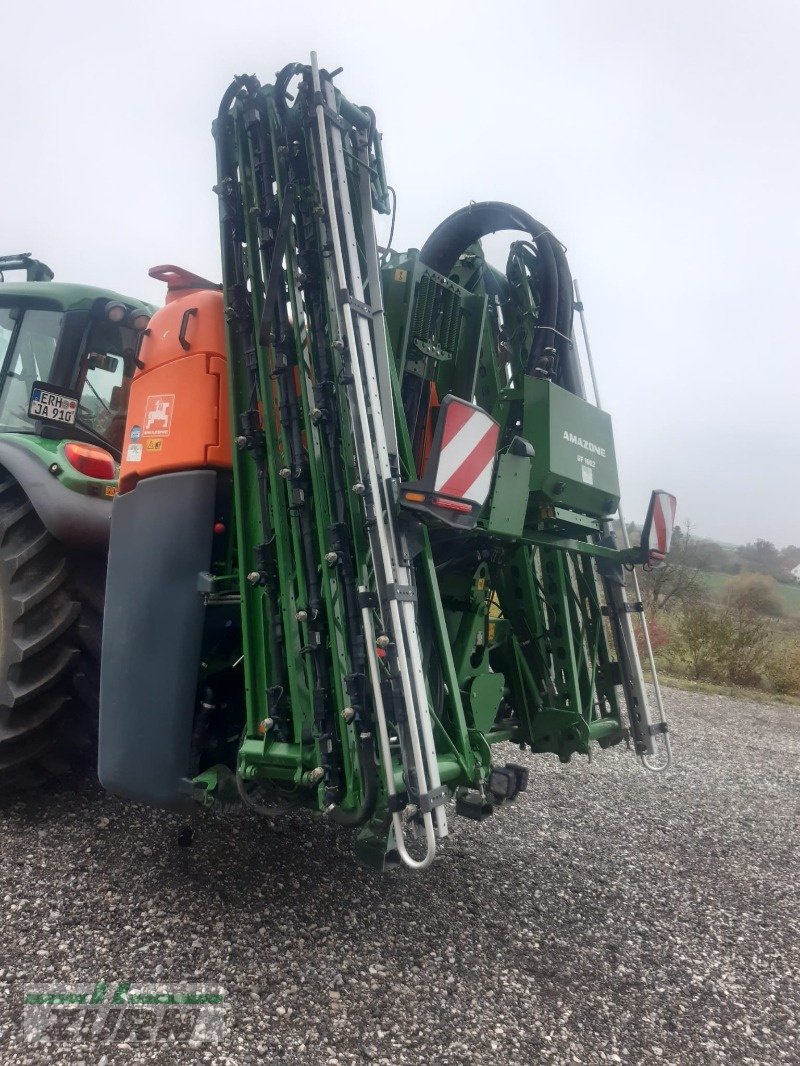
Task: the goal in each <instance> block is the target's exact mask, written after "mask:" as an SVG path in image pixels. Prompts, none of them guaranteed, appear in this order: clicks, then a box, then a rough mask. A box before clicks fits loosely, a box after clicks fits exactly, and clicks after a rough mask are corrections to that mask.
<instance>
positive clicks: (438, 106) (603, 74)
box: [0, 0, 800, 545]
mask: <svg viewBox="0 0 800 1066" xmlns="http://www.w3.org/2000/svg"><path fill="white" fill-rule="evenodd" d="M3 7H4V10H3V40H4V45H3V81H4V92H3V104H2V109H3V116H4V120H3V123H2V128H3V135H4V151H3V167H2V179H1V180H2V198H0V223H2V226H1V227H0V229H1V231H2V251H3V252H17V251H31V252H33V253H34V254H35V255H38V256H39V257H41V258H43V259H45V261H46V262H48V263H49V264H50V265H51V266H52V267H53V268H54V269H55V271H56V275H57V277H58V278H60V279H62V280H71V281H83V282H87V283H91V284H97V285H104V286H108V287H111V288H115V289H118V290H120V291H122V292H124V293H127V294H130V295H132V296H141V297H143V298H145V299H150V300H153V301H154V302H160V301H161V299H162V287H161V286H160V285H159V284H157V283H155V282H152V281H151V280H150V279H149V278H148V277H147V270H148V268H149V267H150V266H151V265H153V264H155V263H162V262H175V263H178V264H181V265H184V266H186V267H188V268H190V269H192V270H195V271H197V272H198V273H201V274H207V275H208V276H211V277H219V255H218V237H217V209H216V202H215V197H214V195H213V194H212V192H211V186H212V185H213V184H214V180H215V174H214V153H213V144H212V141H211V136H210V124H211V120H212V118H213V116H214V115H215V113H216V110H217V106H218V103H219V99H220V97H221V95H222V93H223V91H224V89H225V88H226V86H227V85H228V83H229V81H230V79H231V77H232V75H233V74H236V73H254V74H257V75H258V76H259V77H260V79H261V80H262V81H264V82H266V81H270V80H271V79H272V77H273V75H274V73H275V71H276V70H277V69H279V68H280V67H282V66H283V65H284V64H285V63H287V62H289V61H291V60H300V61H307V60H308V54H309V52H310V50H311V49H312V48H316V49H317V51H318V52H319V55H320V62H321V63H322V65H324V66H327V67H328V68H329V69H332V68H334V67H336V66H340V65H341V66H344V68H345V72H344V74H343V75H342V76H341V77H340V79H339V84H340V86H341V88H342V89H343V90H344V92H345V93H346V94H347V95H348V96H350V97H351V98H352V99H354V100H355V101H357V102H359V103H368V104H370V105H371V106H372V107H373V108H374V109H375V111H376V112H377V116H378V124H379V128H380V129H381V130H382V131H383V134H384V149H385V153H386V160H387V168H388V170H389V178H390V181H391V183H392V184H393V185H394V186H395V188H396V189H397V192H398V217H397V227H396V234H395V241H394V245H395V247H397V248H404V247H410V246H414V247H419V246H420V245H421V244H422V242H423V241H424V240H425V238H426V236H427V235H428V233H429V232H430V231H431V229H433V227H434V226H435V225H436V224H437V223H438V222H439V221H440V220H441V219H442V218H443V217H444V216H445V215H447V214H449V213H450V212H451V211H453V210H455V209H456V208H458V207H461V206H462V205H463V204H465V203H466V202H468V201H469V200H470V199H473V200H481V199H498V200H507V201H510V202H512V203H517V204H519V205H520V206H522V207H524V208H525V209H527V210H528V211H530V212H531V214H533V215H534V216H535V217H536V218H538V219H539V220H540V221H542V222H544V223H546V224H547V225H548V226H550V227H551V228H552V230H553V231H554V232H555V233H556V235H557V236H558V237H559V238H560V239H561V240H562V241H563V242H564V243H565V244H566V245H567V248H568V255H569V258H570V263H571V266H572V271H573V274H574V275H575V276H576V277H577V278H578V279H579V281H580V284H581V289H582V295H583V298H584V302H585V304H586V308H587V313H588V318H589V326H590V331H591V339H592V345H593V349H594V353H595V359H596V362H597V367H598V373H599V378H600V385H601V393H602V398H603V402H604V405H605V406H606V407H607V409H608V410H610V411H611V413H612V415H613V417H614V426H615V433H616V439H617V449H618V452H619V459H620V466H621V478H622V485H623V505H624V507H625V510H626V513H627V517H629V518H637V519H640V518H641V517H642V516H643V513H644V509H645V506H646V503H647V499H648V496H649V491H650V489H651V487H658V488H667V489H670V490H671V491H673V492H675V493H676V495H677V496H678V501H679V515H678V520H679V521H681V522H686V520H687V519H690V520H691V521H692V522H693V524H694V525H695V528H696V529H697V531H698V532H699V533H700V534H702V535H708V536H713V537H716V538H719V539H721V540H726V541H733V542H741V541H745V540H753V539H755V538H756V537H759V536H763V537H766V538H768V539H770V540H774V541H776V542H777V543H778V544H779V545H783V544H786V543H790V542H793V543H800V486H799V485H798V472H799V471H800V432H799V431H798V406H799V405H800V368H799V367H798V326H797V320H796V317H795V314H796V313H795V303H796V300H795V295H796V292H797V288H798V281H800V276H799V275H800V269H799V268H798V260H799V258H800V257H799V255H798V246H799V245H800V223H799V222H798V218H799V214H798V198H799V197H800V133H799V131H800V125H799V123H798V116H799V115H800V91H799V87H800V63H799V62H798V55H800V4H798V3H797V0H759V2H740V0H688V2H687V0H672V2H670V3H669V4H664V3H651V2H648V0H596V2H591V0H571V2H569V3H565V2H558V0H528V2H521V0H519V2H511V0H492V2H491V3H474V2H470V0H462V2H461V3H451V2H443V0H427V2H419V0H404V2H403V3H401V4H384V3H373V4H369V3H366V2H363V3H353V2H351V0H325V2H324V3H317V2H310V0H307V2H305V3H289V2H283V3H274V2H268V0H261V2H250V0H226V2H224V3H219V2H214V3H211V2H208V0H194V2H187V0H177V2H169V0H162V2H153V0H140V2H138V3H120V2H117V3H108V2H107V0H106V2H104V3H99V2H94V0H92V2H80V0H77V2H75V3H56V2H53V0H45V2H41V0H40V2H38V3H36V4H35V5H34V4H31V5H22V4H15V5H13V6H12V5H10V4H5V5H3ZM381 224H383V223H381ZM385 235H386V234H385V230H384V231H383V236H384V237H385ZM498 265H502V263H500V264H498Z"/></svg>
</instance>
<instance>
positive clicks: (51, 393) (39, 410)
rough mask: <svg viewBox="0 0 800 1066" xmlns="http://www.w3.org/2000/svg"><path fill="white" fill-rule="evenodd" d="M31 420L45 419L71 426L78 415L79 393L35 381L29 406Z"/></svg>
mask: <svg viewBox="0 0 800 1066" xmlns="http://www.w3.org/2000/svg"><path fill="white" fill-rule="evenodd" d="M28 414H29V415H30V417H31V418H43V419H45V420H46V421H47V422H59V423H60V424H61V425H62V426H71V425H72V424H73V423H74V421H75V418H76V416H77V414H78V393H77V392H71V391H70V390H69V389H60V388H53V386H52V385H48V384H47V382H45V381H35V382H34V383H33V388H32V389H31V400H30V404H29V405H28Z"/></svg>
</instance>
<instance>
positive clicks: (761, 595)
mask: <svg viewBox="0 0 800 1066" xmlns="http://www.w3.org/2000/svg"><path fill="white" fill-rule="evenodd" d="M725 598H726V601H727V603H728V605H729V606H730V607H731V608H733V610H735V611H745V612H749V613H751V614H762V615H767V616H768V617H770V618H780V617H781V615H782V614H783V600H782V599H781V595H780V592H779V591H778V585H777V582H776V581H775V579H774V578H772V577H769V576H768V575H767V574H737V575H736V577H732V578H731V580H730V581H729V582H728V584H727V585H726V588H725Z"/></svg>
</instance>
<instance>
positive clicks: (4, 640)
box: [0, 468, 105, 792]
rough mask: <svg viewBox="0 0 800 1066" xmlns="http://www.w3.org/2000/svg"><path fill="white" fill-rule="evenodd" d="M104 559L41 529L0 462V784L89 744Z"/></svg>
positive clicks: (35, 779)
mask: <svg viewBox="0 0 800 1066" xmlns="http://www.w3.org/2000/svg"><path fill="white" fill-rule="evenodd" d="M104 571H105V560H104V559H103V560H102V562H100V563H98V562H97V561H96V560H92V561H91V562H90V561H89V560H83V559H81V558H80V557H76V556H75V555H73V554H71V553H68V552H67V550H66V549H65V547H64V546H63V545H62V544H60V543H59V542H58V541H57V540H55V538H54V537H52V536H51V535H50V533H49V532H48V531H47V529H46V528H45V526H44V525H43V524H42V521H41V519H40V518H39V516H38V515H37V513H36V511H35V510H34V507H33V504H32V503H31V501H30V500H29V499H28V497H27V495H26V494H25V492H24V490H23V489H22V487H21V486H20V485H19V483H18V482H17V481H15V480H14V478H12V477H11V476H10V474H8V473H7V472H6V471H5V470H3V469H2V468H0V792H9V791H17V790H24V789H29V788H33V787H36V786H38V785H41V784H43V783H44V782H46V781H47V780H48V779H52V778H53V777H54V776H55V775H58V774H61V773H64V772H66V771H67V770H69V769H72V768H75V767H76V766H78V765H79V764H80V763H82V762H83V763H85V762H86V760H87V758H88V757H89V755H90V754H91V751H92V749H93V746H94V743H93V742H94V738H95V736H96V730H97V708H98V695H99V666H100V634H101V631H102V597H103V588H104Z"/></svg>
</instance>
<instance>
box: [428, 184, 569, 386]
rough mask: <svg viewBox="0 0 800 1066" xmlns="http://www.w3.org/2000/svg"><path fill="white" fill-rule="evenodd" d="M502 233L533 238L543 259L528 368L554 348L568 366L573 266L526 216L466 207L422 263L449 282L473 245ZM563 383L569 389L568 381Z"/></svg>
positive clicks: (495, 205)
mask: <svg viewBox="0 0 800 1066" xmlns="http://www.w3.org/2000/svg"><path fill="white" fill-rule="evenodd" d="M498 230H522V231H523V232H524V233H529V234H530V235H531V238H532V240H533V243H534V244H535V245H536V247H537V249H538V250H539V253H540V255H541V258H542V277H541V284H542V290H541V306H540V309H539V317H538V320H537V323H536V324H537V327H538V329H537V337H536V340H535V341H534V344H533V349H532V351H531V357H530V359H529V363H528V366H529V367H530V368H531V369H532V368H533V367H534V366H535V365H536V361H537V358H538V357H539V356H541V355H542V354H544V349H545V348H554V349H555V351H556V357H557V360H556V361H557V364H558V365H560V366H562V367H564V368H567V367H569V366H570V365H571V363H570V359H569V354H570V349H571V347H572V342H571V340H570V337H571V335H572V309H573V296H572V276H571V274H570V270H569V264H568V263H567V257H566V255H565V253H564V248H563V246H562V245H561V243H560V242H559V241H558V240H556V238H555V237H554V236H553V234H552V233H551V232H550V230H549V229H548V228H547V227H546V226H544V225H543V224H542V223H541V222H537V221H536V219H535V218H533V217H532V216H531V215H529V214H528V212H527V211H523V210H522V208H519V207H514V206H513V205H512V204H504V203H500V202H499V201H494V200H488V201H485V202H483V203H478V204H469V205H468V206H467V207H462V208H461V210H460V211H456V212H454V213H453V214H452V215H450V216H449V217H448V218H446V219H445V220H444V222H441V223H440V224H439V225H438V226H437V227H436V229H435V230H434V231H433V233H432V234H431V235H430V237H428V239H427V241H426V242H425V244H424V245H423V246H422V250H421V251H420V253H419V258H420V260H421V261H422V262H423V263H425V264H426V266H429V267H431V268H432V269H433V270H435V271H437V272H438V273H439V274H443V275H444V276H445V277H448V276H449V274H450V272H451V271H452V270H453V268H454V267H455V265H456V263H457V262H458V258H459V256H460V255H461V254H462V253H463V252H465V251H466V250H467V248H469V247H470V245H472V244H475V242H476V241H479V240H480V239H481V238H482V237H485V236H487V235H488V234H489V233H496V232H497V231H498ZM565 384H567V387H569V383H568V382H565ZM573 391H574V390H573Z"/></svg>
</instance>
